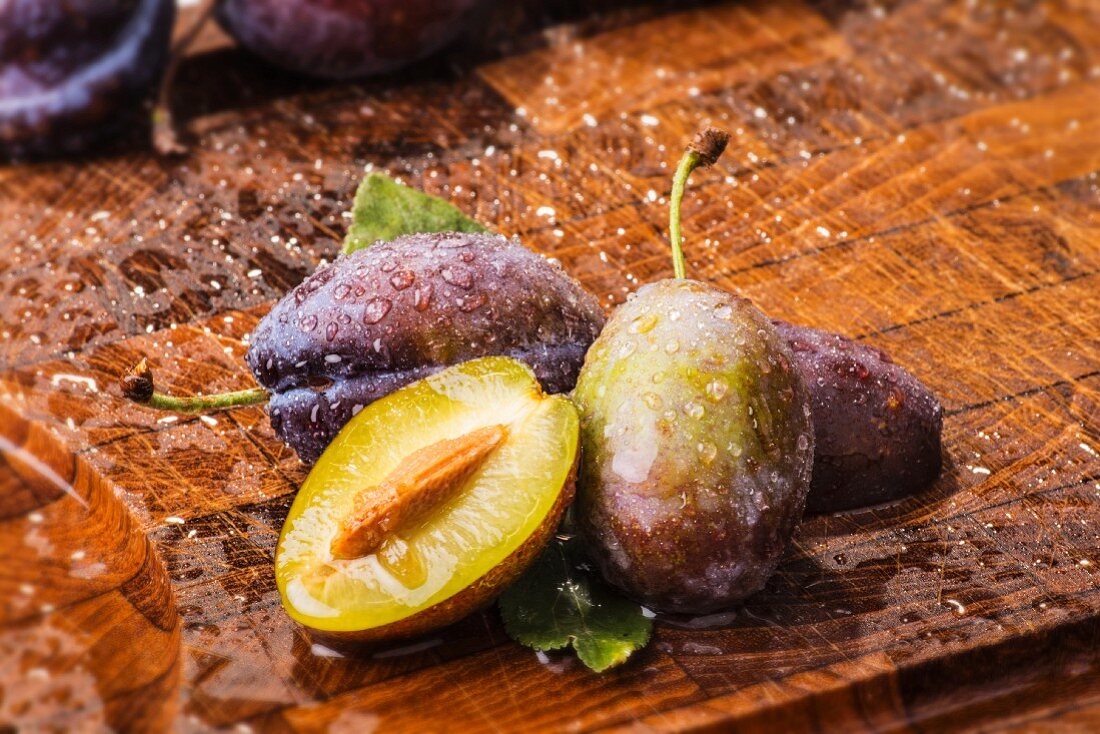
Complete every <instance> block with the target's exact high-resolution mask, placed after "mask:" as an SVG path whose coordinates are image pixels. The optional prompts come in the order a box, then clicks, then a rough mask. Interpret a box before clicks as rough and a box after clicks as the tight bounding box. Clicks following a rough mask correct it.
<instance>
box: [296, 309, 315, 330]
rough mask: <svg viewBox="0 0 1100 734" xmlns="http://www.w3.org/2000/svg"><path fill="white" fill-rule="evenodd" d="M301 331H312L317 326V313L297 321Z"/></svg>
mask: <svg viewBox="0 0 1100 734" xmlns="http://www.w3.org/2000/svg"><path fill="white" fill-rule="evenodd" d="M298 326H299V328H301V330H302V331H313V330H314V329H316V328H317V314H312V313H311V314H310V315H309V316H306V317H305V318H304V319H302V320H301V321H300V322H299V323H298Z"/></svg>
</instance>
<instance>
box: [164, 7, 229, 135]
mask: <svg viewBox="0 0 1100 734" xmlns="http://www.w3.org/2000/svg"><path fill="white" fill-rule="evenodd" d="M214 5H215V2H214V0H207V2H206V3H205V5H204V6H203V7H202V8H201V9H200V10H199V14H198V15H197V16H195V20H194V22H193V23H192V24H191V25H190V27H188V28H187V30H185V31H184V32H183V34H182V35H180V37H179V40H177V41H176V43H174V44H173V45H172V50H171V51H170V52H169V58H168V67H167V68H166V69H165V70H164V75H163V76H162V77H161V80H160V88H159V89H158V91H157V99H156V103H155V104H154V105H153V113H152V121H153V149H154V150H156V152H157V153H159V154H160V155H162V156H180V155H186V153H187V146H185V145H184V144H183V143H181V142H180V139H179V130H178V129H177V128H176V121H175V118H174V117H173V116H172V87H173V86H174V85H175V82H176V72H177V71H179V66H180V62H181V61H182V60H183V57H184V55H185V54H186V53H187V50H188V49H189V48H190V47H191V44H192V43H194V42H195V39H196V38H198V37H199V33H200V32H201V31H202V29H203V28H204V27H205V26H206V24H207V22H209V20H210V18H211V17H212V16H213V15H214Z"/></svg>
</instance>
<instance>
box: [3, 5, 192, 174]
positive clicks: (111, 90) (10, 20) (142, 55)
mask: <svg viewBox="0 0 1100 734" xmlns="http://www.w3.org/2000/svg"><path fill="white" fill-rule="evenodd" d="M175 17H176V4H175V2H174V0H7V1H5V2H0V156H2V157H5V158H16V157H22V156H39V155H56V154H60V153H68V152H74V151H77V150H80V149H83V148H86V147H87V146H88V145H90V144H91V143H93V142H96V141H100V140H102V139H103V138H104V137H105V136H107V135H109V134H111V133H114V132H117V131H118V130H119V129H120V128H121V126H122V125H123V124H124V122H125V121H126V120H127V119H128V118H129V117H130V116H131V115H132V114H133V113H134V112H135V110H137V109H139V108H140V102H141V101H142V99H143V98H144V97H145V96H146V95H147V94H148V93H149V91H150V89H151V88H152V87H153V85H154V84H155V83H156V81H157V80H158V79H159V78H160V76H161V73H162V72H163V71H164V67H165V65H166V64H167V62H168V54H169V40H170V37H171V32H172V23H173V21H174V20H175Z"/></svg>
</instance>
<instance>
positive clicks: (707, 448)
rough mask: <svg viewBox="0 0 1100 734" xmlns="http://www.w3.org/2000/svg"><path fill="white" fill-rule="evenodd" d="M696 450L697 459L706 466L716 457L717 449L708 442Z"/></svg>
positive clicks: (704, 442)
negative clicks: (697, 453) (697, 452)
mask: <svg viewBox="0 0 1100 734" xmlns="http://www.w3.org/2000/svg"><path fill="white" fill-rule="evenodd" d="M697 448H698V449H699V458H700V459H701V460H702V462H703V463H704V464H706V465H708V466H709V465H710V463H711V462H713V461H714V457H716V456H718V447H717V446H715V445H714V444H713V443H711V442H710V441H703V442H702V443H700V444H699V445H698V447H697Z"/></svg>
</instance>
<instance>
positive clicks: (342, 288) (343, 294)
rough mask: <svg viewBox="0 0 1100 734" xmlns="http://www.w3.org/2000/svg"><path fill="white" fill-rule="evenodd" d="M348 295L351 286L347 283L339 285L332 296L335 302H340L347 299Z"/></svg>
mask: <svg viewBox="0 0 1100 734" xmlns="http://www.w3.org/2000/svg"><path fill="white" fill-rule="evenodd" d="M349 293H351V286H350V285H348V284H347V283H341V284H340V285H338V286H336V288H335V290H333V292H332V296H333V298H335V299H336V300H337V301H342V300H344V299H345V298H347V297H348V294H349Z"/></svg>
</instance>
